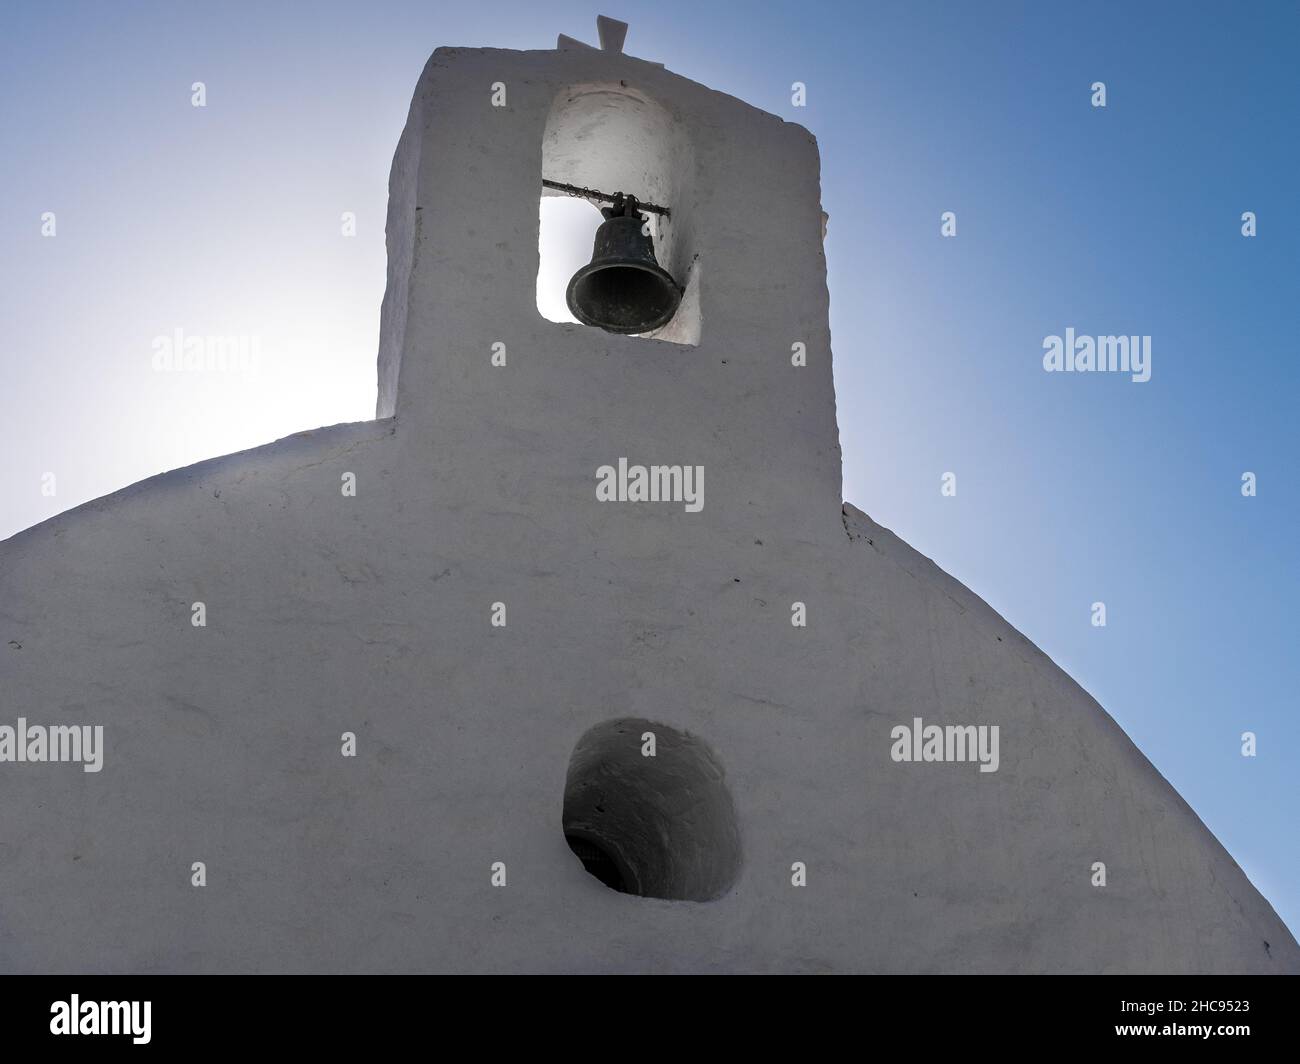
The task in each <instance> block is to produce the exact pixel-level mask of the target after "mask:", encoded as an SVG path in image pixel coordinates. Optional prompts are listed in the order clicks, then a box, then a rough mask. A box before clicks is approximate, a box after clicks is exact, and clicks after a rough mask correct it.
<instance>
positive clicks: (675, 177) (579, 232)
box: [537, 84, 700, 344]
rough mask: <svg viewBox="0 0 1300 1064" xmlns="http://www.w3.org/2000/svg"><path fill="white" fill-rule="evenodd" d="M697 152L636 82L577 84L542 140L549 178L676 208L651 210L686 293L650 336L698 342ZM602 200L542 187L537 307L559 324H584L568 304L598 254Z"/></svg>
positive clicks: (652, 228)
mask: <svg viewBox="0 0 1300 1064" xmlns="http://www.w3.org/2000/svg"><path fill="white" fill-rule="evenodd" d="M690 157H691V155H690V151H689V146H688V145H687V143H686V139H685V136H684V134H683V133H682V131H681V129H680V126H679V124H678V123H677V122H676V121H675V120H674V119H673V118H672V117H671V115H669V113H668V112H667V111H666V110H664V108H663V107H661V106H660V105H659V104H657V103H655V102H653V101H652V100H650V99H648V98H647V97H645V96H643V95H641V94H640V93H638V92H637V91H636V90H634V89H631V88H629V87H628V86H626V85H622V84H615V85H607V84H600V85H584V86H575V87H573V88H571V89H569V90H567V91H566V92H564V93H562V94H561V95H560V96H559V97H558V98H557V99H556V101H555V103H554V105H553V106H552V107H551V113H550V115H549V116H548V118H547V122H546V130H545V133H544V134H543V137H542V168H541V177H542V178H543V179H546V180H549V181H555V182H559V183H562V184H566V185H574V186H577V187H579V188H585V189H596V190H598V191H601V192H607V193H610V194H613V193H616V192H623V193H626V194H629V195H634V196H636V197H637V198H638V199H639V200H640V201H642V202H643V203H653V204H659V205H662V206H667V207H669V208H670V210H671V211H672V213H671V215H670V216H667V217H665V216H662V215H657V214H653V213H652V214H650V215H649V216H648V218H647V221H648V222H649V235H650V238H651V240H652V241H653V244H654V253H655V258H656V259H657V261H658V263H659V265H660V266H661V267H663V269H665V270H667V271H668V273H669V274H671V275H672V277H673V279H674V280H675V281H676V283H677V285H678V286H679V287H680V288H683V289H685V294H684V296H683V298H682V300H681V305H680V306H679V308H678V310H677V313H676V315H675V316H674V317H673V318H672V320H671V321H669V322H668V323H667V324H666V325H664V326H662V327H661V328H659V329H656V330H655V331H653V332H649V333H643V334H640V335H643V336H648V337H650V338H653V339H657V340H668V341H671V342H673V343H681V344H698V343H699V332H700V316H699V296H698V288H699V283H700V272H699V268H698V267H699V264H698V262H697V256H696V255H695V254H694V253H693V250H692V248H691V247H690V245H691V243H692V240H691V233H690V219H689V213H690V212H689V204H688V202H687V196H686V195H685V192H686V188H687V183H688V179H689V177H690V174H691V172H692V167H691V165H690ZM605 205H606V204H595V203H593V202H591V201H588V200H584V199H577V198H573V197H569V196H566V195H565V194H564V193H562V192H557V191H555V190H553V189H543V190H541V202H540V207H539V225H538V259H539V262H538V271H537V309H538V311H539V313H541V315H542V316H543V317H544V318H546V319H548V320H550V321H563V322H572V321H575V320H576V319H575V318H574V316H573V315H572V314H571V313H570V311H569V308H568V306H567V305H566V302H565V291H566V289H567V287H568V283H569V279H570V278H571V277H572V276H573V275H574V273H575V272H576V270H577V269H578V267H579V266H583V265H585V264H586V263H587V262H588V261H589V260H590V258H591V254H592V243H593V238H594V236H595V233H596V229H597V227H598V226H599V225H600V222H601V216H600V214H599V212H598V210H596V209H595V208H596V207H597V206H605Z"/></svg>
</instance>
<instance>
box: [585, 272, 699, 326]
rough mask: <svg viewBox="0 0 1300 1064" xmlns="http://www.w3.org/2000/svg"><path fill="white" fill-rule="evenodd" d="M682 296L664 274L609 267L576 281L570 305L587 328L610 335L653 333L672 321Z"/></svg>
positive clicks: (586, 274)
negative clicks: (600, 330)
mask: <svg viewBox="0 0 1300 1064" xmlns="http://www.w3.org/2000/svg"><path fill="white" fill-rule="evenodd" d="M680 302H681V293H680V292H679V291H678V289H677V286H676V285H674V284H673V282H672V280H671V279H670V278H669V277H668V275H667V274H665V273H664V272H662V271H659V270H652V269H648V268H645V267H640V266H606V267H603V268H601V269H596V270H592V271H591V272H589V273H585V274H582V275H580V276H578V277H575V278H574V279H573V283H572V285H571V286H570V294H569V306H570V309H571V310H572V311H573V313H574V315H575V316H576V317H577V318H578V320H579V321H581V322H582V323H583V324H584V325H595V326H598V327H599V328H602V329H605V330H607V331H609V332H616V333H625V334H635V333H644V332H650V331H651V330H652V329H657V328H659V327H660V326H662V325H665V324H667V323H668V322H669V321H671V320H672V316H673V314H674V313H676V311H677V305H678V304H679V303H680Z"/></svg>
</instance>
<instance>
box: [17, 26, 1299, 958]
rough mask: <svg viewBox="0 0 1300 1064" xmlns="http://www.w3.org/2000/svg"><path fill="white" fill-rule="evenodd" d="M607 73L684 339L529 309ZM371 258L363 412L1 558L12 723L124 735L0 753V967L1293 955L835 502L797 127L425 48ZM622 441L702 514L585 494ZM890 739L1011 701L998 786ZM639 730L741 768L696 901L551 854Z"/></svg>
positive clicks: (592, 58) (507, 56)
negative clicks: (566, 134)
mask: <svg viewBox="0 0 1300 1064" xmlns="http://www.w3.org/2000/svg"><path fill="white" fill-rule="evenodd" d="M496 81H501V82H504V83H506V85H507V87H508V92H509V97H508V98H509V105H508V106H507V107H505V108H496V109H493V108H491V107H490V106H489V103H488V101H489V94H490V88H489V87H490V86H491V84H492V83H493V82H496ZM620 81H627V82H628V84H629V86H631V87H634V88H635V89H636V90H637V91H638V92H640V93H642V94H644V96H645V97H646V98H648V99H652V100H654V101H655V102H656V104H657V105H658V106H661V107H663V108H664V109H665V111H666V112H667V113H668V114H669V115H670V116H672V120H673V122H674V123H675V129H676V133H675V135H679V136H680V137H681V138H683V139H682V141H681V143H682V144H683V145H685V148H683V149H682V150H681V151H680V152H679V153H678V156H677V157H679V158H685V159H688V160H689V166H690V173H688V174H680V175H676V176H675V177H674V178H673V180H674V181H675V182H676V183H675V184H674V186H673V187H674V189H675V190H676V191H675V192H674V195H676V196H678V197H679V200H678V202H675V203H674V204H673V208H674V220H673V224H674V225H675V226H677V229H676V232H675V237H674V239H675V240H676V241H677V243H676V245H675V246H676V247H677V248H678V251H677V254H680V255H686V256H688V257H692V258H698V261H699V262H700V263H701V264H702V267H703V270H702V274H701V276H702V278H703V283H702V285H701V287H700V290H699V297H700V316H701V322H702V329H701V333H700V338H699V344H698V346H684V345H679V344H669V343H663V342H659V341H654V340H647V339H639V338H634V337H619V336H613V335H608V334H605V333H602V332H600V331H598V330H591V329H585V328H582V327H580V326H573V325H560V324H555V323H551V322H547V321H545V320H543V319H542V318H541V317H540V316H539V315H538V313H537V310H536V307H535V303H534V295H533V290H534V283H535V277H536V272H537V196H538V188H537V185H538V181H539V178H540V176H541V175H540V174H539V173H538V170H539V160H540V158H541V153H542V140H543V134H544V130H545V127H546V122H547V116H548V115H549V114H550V113H551V109H552V106H553V104H554V103H555V101H556V99H557V98H558V97H559V96H560V95H561V94H563V93H564V92H566V91H569V90H570V88H571V86H573V85H575V84H581V83H594V84H603V85H606V86H608V85H617V84H618V83H619V82H620ZM737 197H739V198H740V199H742V200H744V201H746V202H748V203H750V204H751V205H752V207H753V210H752V211H751V212H750V213H749V214H747V213H745V212H741V211H737V210H734V209H731V207H730V205H731V204H734V202H736V199H737ZM754 219H761V221H755V220H754ZM389 250H390V269H389V290H388V293H387V295H386V297H385V305H384V313H383V319H382V320H383V337H382V341H381V354H380V412H381V415H382V417H381V419H380V420H377V421H374V422H370V423H365V424H360V425H344V426H336V427H334V428H327V429H320V430H318V431H315V432H308V433H303V434H300V435H297V436H293V437H290V438H288V439H285V440H281V441H279V442H277V443H273V444H270V445H268V446H266V447H262V448H258V449H256V450H253V451H248V452H244V453H241V454H236V455H231V456H227V457H224V458H218V459H215V460H213V461H210V462H205V463H202V464H200V465H197V466H193V467H191V468H188V469H184V470H178V471H175V472H172V473H168V474H166V475H163V476H160V477H156V478H154V479H152V480H149V481H146V482H144V483H141V484H137V485H135V486H133V487H131V488H128V489H126V490H124V491H122V492H119V493H118V494H116V495H113V496H110V497H108V498H105V499H101V500H99V501H97V502H95V503H91V504H89V505H87V506H83V507H81V508H79V509H77V510H75V511H72V512H70V513H67V514H64V515H62V516H60V517H57V518H55V519H53V520H51V521H47V522H45V523H44V524H42V525H40V526H38V527H36V528H33V529H31V530H29V531H27V532H24V533H22V534H20V535H18V536H16V537H14V538H13V539H10V540H8V541H7V542H5V543H4V544H0V692H2V694H3V708H4V712H3V715H0V723H7V724H13V723H14V722H15V719H16V718H17V717H19V716H23V717H26V718H27V719H28V720H29V721H31V722H32V723H42V724H52V723H84V724H103V725H104V726H105V745H106V751H105V756H104V767H103V770H102V771H101V772H99V773H84V772H82V771H81V770H80V769H79V768H77V767H76V766H75V765H66V764H63V765H48V764H47V765H32V764H3V765H0V968H3V969H4V970H7V971H474V972H487V971H790V972H823V971H896V972H931V971H1000V972H1067V971H1096V972H1127V971H1146V970H1154V971H1169V972H1189V971H1220V972H1284V971H1286V972H1295V971H1297V970H1300V951H1298V950H1297V946H1296V943H1295V941H1294V939H1293V938H1292V937H1291V935H1290V934H1289V933H1288V932H1287V930H1286V928H1285V927H1284V926H1283V925H1282V923H1281V922H1280V921H1279V919H1278V918H1277V916H1276V915H1275V914H1274V913H1273V911H1272V909H1271V908H1270V907H1269V905H1268V903H1267V902H1266V901H1265V900H1264V899H1263V898H1262V897H1261V896H1260V895H1259V894H1258V892H1256V891H1255V890H1254V888H1253V887H1252V886H1251V884H1250V883H1249V881H1248V880H1247V879H1246V877H1245V876H1244V875H1243V874H1242V872H1241V871H1240V869H1238V867H1237V866H1236V864H1235V863H1234V862H1233V861H1232V859H1231V858H1230V857H1229V855H1228V854H1227V853H1226V852H1225V851H1224V850H1223V848H1222V847H1221V846H1220V845H1219V844H1218V842H1217V841H1216V840H1215V839H1214V838H1213V836H1212V835H1211V834H1210V833H1209V832H1208V831H1207V830H1206V828H1205V827H1204V826H1203V825H1202V824H1201V822H1200V821H1199V820H1198V819H1197V817H1196V815H1195V814H1194V813H1193V812H1192V810H1191V809H1190V808H1188V806H1187V805H1186V804H1185V803H1184V802H1183V801H1182V800H1181V799H1180V798H1179V796H1178V795H1177V794H1176V793H1175V792H1174V790H1173V789H1172V788H1171V787H1170V786H1169V785H1168V784H1167V783H1166V782H1165V781H1164V779H1163V778H1162V777H1161V776H1160V775H1159V773H1157V772H1156V771H1155V769H1154V768H1153V767H1152V766H1151V765H1150V763H1149V762H1148V761H1147V760H1146V759H1145V758H1144V757H1143V756H1142V754H1141V753H1140V752H1139V751H1138V750H1137V749H1136V748H1135V747H1134V746H1133V744H1132V743H1131V742H1130V741H1129V740H1128V738H1127V737H1126V736H1125V735H1124V734H1123V732H1122V731H1121V730H1120V729H1119V727H1118V726H1117V725H1116V724H1115V723H1114V722H1113V721H1112V720H1111V719H1110V717H1109V716H1107V715H1106V713H1105V712H1104V711H1103V710H1102V709H1101V708H1100V707H1099V706H1098V705H1097V704H1096V703H1095V702H1094V701H1093V700H1092V699H1091V698H1090V697H1089V696H1088V695H1087V694H1086V693H1085V692H1084V691H1082V690H1081V689H1080V688H1079V687H1078V686H1077V685H1076V684H1075V683H1074V682H1073V681H1072V680H1070V678H1069V677H1068V676H1066V675H1065V674H1064V673H1063V672H1062V671H1061V670H1059V669H1058V668H1056V667H1055V666H1054V665H1053V664H1052V662H1051V661H1050V660H1048V659H1047V658H1046V657H1045V656H1044V655H1043V654H1042V653H1040V652H1039V651H1038V650H1037V649H1036V648H1035V647H1034V646H1033V645H1032V644H1030V643H1029V642H1028V641H1027V640H1026V639H1024V638H1023V637H1022V636H1021V635H1019V634H1018V633H1017V632H1015V631H1014V630H1012V629H1011V628H1010V627H1009V626H1008V625H1007V624H1006V623H1005V622H1004V621H1003V620H1002V619H1001V618H1000V617H998V616H997V615H996V614H995V613H994V612H993V611H992V610H990V609H989V608H988V607H987V606H986V605H985V604H984V603H983V602H981V601H980V600H979V599H977V598H976V597H975V596H974V595H972V594H971V593H970V592H969V591H967V590H966V589H965V588H964V587H962V586H961V585H960V584H958V583H956V582H955V581H953V580H952V579H950V578H949V577H948V576H946V575H945V574H944V573H942V572H941V571H940V570H939V569H938V568H936V567H935V566H934V565H933V564H932V563H931V562H929V561H928V560H926V559H924V558H922V557H920V556H919V555H917V554H916V553H915V552H913V551H912V550H910V549H909V548H908V547H907V546H906V545H905V544H903V543H901V542H900V541H898V540H897V539H896V538H895V537H894V536H892V535H891V534H890V533H889V532H887V531H885V530H884V529H882V528H879V527H878V526H876V525H875V524H873V523H872V522H871V520H870V519H869V518H867V517H866V516H865V515H864V514H862V513H861V512H859V511H858V510H856V509H854V508H853V507H851V506H844V505H843V504H842V498H841V494H840V456H839V448H838V432H837V428H836V420H835V405H834V392H833V387H832V381H831V365H830V338H829V334H828V327H827V298H828V296H827V290H826V284H825V260H824V257H823V252H822V247H821V206H820V203H819V192H818V161H817V150H816V145H815V143H814V142H813V140H812V138H811V137H810V136H809V135H808V133H807V132H806V131H804V130H803V129H801V128H799V127H797V126H793V125H789V124H786V123H783V122H781V121H780V120H779V119H776V118H774V117H772V116H770V115H766V114H763V113H761V112H759V111H756V110H754V109H752V108H750V107H747V106H745V105H744V104H742V103H740V102H739V101H736V100H734V99H731V98H729V97H726V96H723V95H721V94H718V93H714V92H711V91H709V90H707V89H705V88H703V87H701V86H698V85H695V84H693V83H691V82H688V81H686V80H684V79H682V78H679V77H677V76H675V75H673V74H671V73H669V72H667V71H665V70H663V69H662V68H660V67H658V66H656V65H654V64H649V63H644V62H641V61H638V60H635V59H631V58H628V57H623V56H618V55H610V54H603V53H600V52H597V51H592V52H586V51H572V52H506V51H495V50H463V49H454V50H439V51H438V52H436V53H435V54H434V56H433V58H432V59H431V60H430V62H429V65H428V67H427V68H426V70H425V72H424V74H423V76H422V78H421V80H420V85H419V88H418V90H417V93H416V97H415V100H414V102H413V104H412V108H411V116H410V120H409V123H408V127H407V129H406V132H405V134H404V135H403V138H402V142H401V145H400V146H399V149H398V154H397V158H396V159H395V161H394V168H393V184H392V202H391V206H390V218H389ZM774 264H779V268H777V267H776V266H774ZM494 342H501V343H504V344H505V345H506V349H507V351H508V362H507V365H506V366H504V367H502V366H493V365H492V364H491V361H490V354H491V345H492V344H493V343H494ZM794 342H803V343H805V344H806V345H807V350H808V365H807V366H806V367H804V368H794V367H792V366H791V365H790V347H791V344H792V343H794ZM390 415H392V416H390ZM621 456H627V457H628V458H629V459H630V460H631V461H633V462H646V463H650V462H662V463H683V464H693V465H702V466H704V468H705V505H704V508H703V509H702V510H701V511H700V512H699V513H688V512H686V511H685V509H684V507H683V506H682V505H680V504H672V503H654V504H636V503H608V502H605V503H602V502H598V501H597V499H596V494H595V483H596V481H595V470H596V468H597V467H598V466H600V465H602V464H606V463H616V462H617V460H618V458H619V457H621ZM347 472H351V473H354V474H355V475H356V480H357V494H356V496H355V497H348V496H345V495H343V494H342V493H341V491H340V481H341V478H342V476H343V474H344V473H347ZM197 601H202V602H204V603H205V604H206V608H207V625H206V627H203V628H196V627H194V626H193V625H191V623H190V616H191V614H190V607H191V604H192V603H194V602H197ZM795 601H801V602H804V603H806V604H807V614H808V623H807V627H806V628H795V627H792V625H791V623H790V618H791V603H793V602H795ZM496 602H503V603H505V604H506V607H507V611H508V613H507V623H506V625H505V627H493V626H492V625H491V624H490V616H491V613H492V604H493V603H496ZM914 716H920V717H923V718H924V719H925V720H926V721H927V722H935V723H941V724H984V725H997V726H999V728H1000V734H1001V744H1000V745H1001V764H1000V767H999V769H998V771H996V772H992V773H980V772H979V771H978V770H977V766H976V765H974V764H969V763H961V764H900V763H896V762H894V761H893V760H891V758H890V748H891V745H892V744H891V738H890V731H891V729H892V728H893V727H894V726H895V725H897V724H900V723H904V724H905V723H910V721H911V720H912V718H913V717H914ZM618 719H632V720H636V721H638V722H640V721H648V722H651V723H652V724H653V723H656V722H657V723H659V724H661V725H663V726H665V728H667V729H672V730H673V732H674V734H675V733H676V732H681V733H684V734H686V735H689V736H696V737H698V738H699V740H700V741H701V743H702V744H703V745H702V747H701V748H702V749H706V750H707V751H708V752H709V753H708V756H707V758H705V757H704V755H700V757H701V758H702V759H703V760H702V761H701V763H707V764H708V765H710V766H713V765H715V764H716V767H717V770H718V771H719V772H720V773H721V774H722V778H721V782H720V783H719V784H718V785H720V786H721V785H725V789H726V800H729V801H730V803H731V809H729V810H728V809H726V806H725V801H724V800H723V799H721V798H718V799H716V801H717V803H718V804H717V806H716V808H717V809H718V810H722V811H723V812H718V813H716V815H715V813H714V812H711V811H710V810H708V809H705V810H702V811H700V810H697V811H696V814H692V812H691V810H684V811H683V823H684V824H687V825H689V824H690V823H692V822H693V821H692V815H694V817H695V822H704V821H706V820H707V821H709V822H710V823H713V822H714V821H716V822H717V823H723V824H724V825H725V826H726V831H727V832H730V831H731V827H730V825H731V823H732V822H731V820H730V819H729V818H731V817H733V816H734V827H735V836H734V840H733V841H732V842H728V843H727V845H728V846H732V845H733V842H734V847H735V853H734V855H733V856H735V858H736V861H735V868H732V867H731V863H730V859H729V860H728V863H727V867H726V868H724V869H723V872H720V873H718V874H716V875H714V874H713V873H710V875H711V876H712V877H713V878H711V879H709V884H710V886H709V889H712V886H713V885H718V884H727V881H728V879H729V878H731V876H732V873H733V872H734V879H731V881H730V882H729V884H728V885H726V887H725V890H724V892H723V893H722V895H721V896H720V897H718V898H716V899H715V900H712V901H704V902H694V901H671V900H660V899H652V898H643V897H635V896H632V895H629V894H624V893H619V892H616V891H614V890H611V889H609V888H607V887H605V886H604V885H602V884H601V883H600V882H598V881H597V880H596V879H595V878H593V877H592V876H590V875H588V874H587V873H586V872H585V871H584V869H583V867H582V865H581V864H580V863H579V860H578V858H577V857H576V856H575V855H574V853H573V852H571V850H570V849H569V847H568V846H567V845H566V842H565V839H564V831H563V824H562V817H563V809H564V801H565V787H566V774H567V773H568V771H569V767H570V762H571V758H572V756H573V753H574V748H575V744H577V743H578V742H579V740H580V739H581V738H582V736H584V734H586V733H588V732H589V731H590V730H591V729H592V728H595V727H597V726H599V725H601V724H603V723H605V722H608V721H612V720H618ZM348 731H351V732H355V733H356V736H357V756H356V757H354V758H345V757H342V756H340V736H341V735H342V733H344V732H348ZM630 738H631V740H632V741H635V742H639V735H631V736H630ZM619 771H620V772H622V773H624V774H626V772H627V771H631V770H630V769H627V768H626V766H620V769H619ZM710 778H712V777H710ZM714 782H717V781H714ZM713 786H714V783H712V782H711V783H710V784H709V787H705V788H702V789H701V793H703V792H704V791H707V790H709V788H711V787H713ZM710 793H712V792H711V791H710ZM709 800H710V801H711V802H712V801H715V799H713V798H710V799H709ZM665 808H669V806H665ZM724 813H725V816H724ZM710 830H714V829H712V828H711V829H710ZM728 838H731V836H730V835H728ZM688 842H689V840H688ZM688 850H689V847H687V848H686V850H684V851H683V852H686V851H688ZM691 859H692V860H693V861H697V862H699V861H703V860H704V858H703V857H701V856H700V855H699V854H698V853H696V854H694V855H693V856H692V858H691ZM195 861H203V862H205V864H206V867H207V885H206V886H204V887H195V886H192V885H191V881H190V874H191V873H190V869H191V864H192V863H193V862H195ZM497 861H500V862H504V863H505V865H506V868H507V870H508V872H507V885H506V886H504V887H494V886H493V885H492V884H491V882H490V868H491V865H492V864H493V862H497ZM796 861H800V862H804V864H805V865H806V867H807V870H808V872H807V886H806V887H795V886H792V885H791V865H792V864H793V863H794V862H796ZM1094 861H1104V862H1105V863H1106V866H1107V871H1108V883H1107V885H1106V886H1105V887H1104V888H1097V887H1093V886H1092V885H1091V882H1090V878H1091V874H1090V868H1091V865H1092V863H1093V862H1094Z"/></svg>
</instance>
